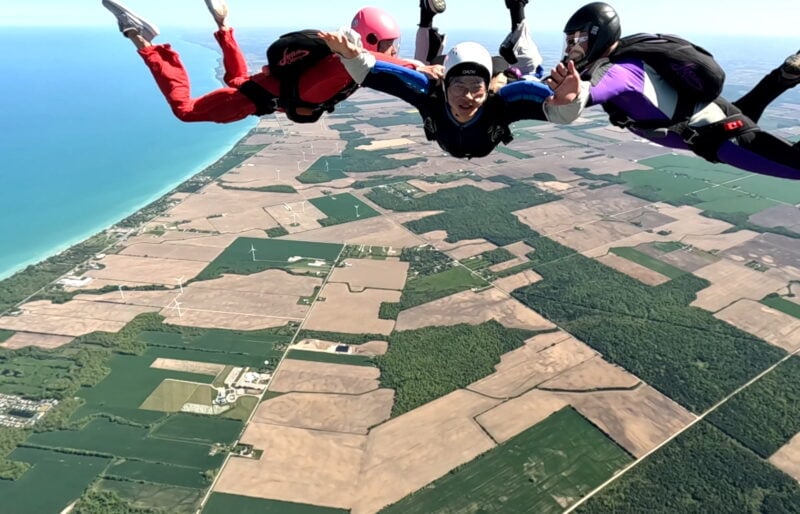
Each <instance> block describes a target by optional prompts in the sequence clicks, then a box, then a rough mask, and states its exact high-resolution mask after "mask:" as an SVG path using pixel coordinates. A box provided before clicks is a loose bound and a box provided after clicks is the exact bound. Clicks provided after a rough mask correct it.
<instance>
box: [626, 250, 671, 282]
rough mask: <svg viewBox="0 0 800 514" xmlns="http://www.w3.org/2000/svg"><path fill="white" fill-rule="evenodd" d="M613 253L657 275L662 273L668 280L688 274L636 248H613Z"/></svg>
mask: <svg viewBox="0 0 800 514" xmlns="http://www.w3.org/2000/svg"><path fill="white" fill-rule="evenodd" d="M611 253H613V254H614V255H617V256H619V257H622V258H623V259H627V260H629V261H631V262H635V263H636V264H639V265H641V266H644V267H645V268H648V269H651V270H653V271H655V272H657V273H661V274H662V275H664V276H665V277H668V278H678V277H680V276H681V275H685V274H686V272H685V271H683V270H681V269H678V268H676V267H675V266H671V265H669V264H667V263H666V262H662V261H660V260H658V259H655V258H653V257H650V256H649V255H647V254H644V253H642V252H640V251H639V250H637V249H635V248H627V247H623V248H612V249H611Z"/></svg>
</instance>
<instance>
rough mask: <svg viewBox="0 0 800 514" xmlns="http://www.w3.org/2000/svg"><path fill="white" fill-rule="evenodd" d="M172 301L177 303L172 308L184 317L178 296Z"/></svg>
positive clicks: (179, 315)
mask: <svg viewBox="0 0 800 514" xmlns="http://www.w3.org/2000/svg"><path fill="white" fill-rule="evenodd" d="M172 302H173V303H174V304H175V305H174V306H173V307H172V308H173V309H176V310H177V311H178V317H179V318H182V317H183V312H181V302H179V301H178V299H177V298H175V299H174V300H172Z"/></svg>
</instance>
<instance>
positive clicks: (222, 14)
mask: <svg viewBox="0 0 800 514" xmlns="http://www.w3.org/2000/svg"><path fill="white" fill-rule="evenodd" d="M206 7H207V8H208V12H210V13H211V16H213V17H214V21H215V22H217V24H218V25H221V24H222V22H224V21H225V18H227V17H228V4H227V3H226V2H224V1H222V2H220V1H219V0H206Z"/></svg>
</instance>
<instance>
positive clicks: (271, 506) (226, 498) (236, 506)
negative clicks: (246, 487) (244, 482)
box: [203, 493, 347, 514]
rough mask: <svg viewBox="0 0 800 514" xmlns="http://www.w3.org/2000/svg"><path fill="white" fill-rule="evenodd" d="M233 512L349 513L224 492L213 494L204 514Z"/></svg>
mask: <svg viewBox="0 0 800 514" xmlns="http://www.w3.org/2000/svg"><path fill="white" fill-rule="evenodd" d="M233 512H235V513H236V514H347V511H346V510H342V509H330V508H327V507H317V506H316V505H305V504H301V503H291V502H283V501H278V500H264V499H261V498H251V497H249V496H238V495H235V494H224V493H214V494H212V495H211V497H210V498H209V499H208V503H206V505H205V507H204V508H203V514H231V513H233Z"/></svg>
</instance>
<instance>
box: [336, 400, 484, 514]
mask: <svg viewBox="0 0 800 514" xmlns="http://www.w3.org/2000/svg"><path fill="white" fill-rule="evenodd" d="M497 403H498V401H497V400H491V399H488V398H484V397H481V396H480V395H477V394H474V393H470V392H468V391H463V390H461V391H455V392H453V393H450V394H448V395H447V396H445V397H443V398H439V399H438V400H435V401H433V402H431V403H428V404H427V405H424V406H422V407H420V408H418V409H415V410H413V411H411V412H409V413H406V414H404V415H402V416H399V417H397V418H395V419H392V420H390V421H388V422H387V423H384V424H383V425H380V426H379V427H377V428H374V429H373V430H372V432H370V435H369V439H368V442H367V447H366V451H365V455H364V460H363V464H362V472H361V478H360V480H359V482H358V484H357V488H356V490H357V491H358V496H357V497H356V498H355V501H354V502H353V503H352V505H351V508H352V512H353V514H365V513H374V512H377V511H379V510H380V509H381V508H383V507H384V506H386V505H389V504H391V503H394V502H396V501H398V500H400V499H401V498H404V497H405V496H406V495H408V494H410V493H412V492H414V491H416V490H418V489H420V488H421V487H423V486H425V485H427V484H429V483H430V482H432V481H434V480H436V479H437V478H439V477H441V476H443V475H444V474H445V473H447V472H448V471H450V470H451V469H453V468H455V467H456V466H459V465H461V464H464V463H466V462H469V461H471V460H472V459H474V458H475V457H477V456H478V455H480V454H481V453H483V452H485V451H487V450H490V449H491V448H493V447H494V442H493V441H492V440H491V439H490V438H489V437H488V436H487V435H486V434H485V433H484V432H483V430H481V429H480V427H479V426H478V425H477V423H475V420H474V419H473V418H474V417H475V416H477V415H479V414H481V413H483V412H485V411H486V410H488V409H490V408H492V407H494V406H495V405H497Z"/></svg>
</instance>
